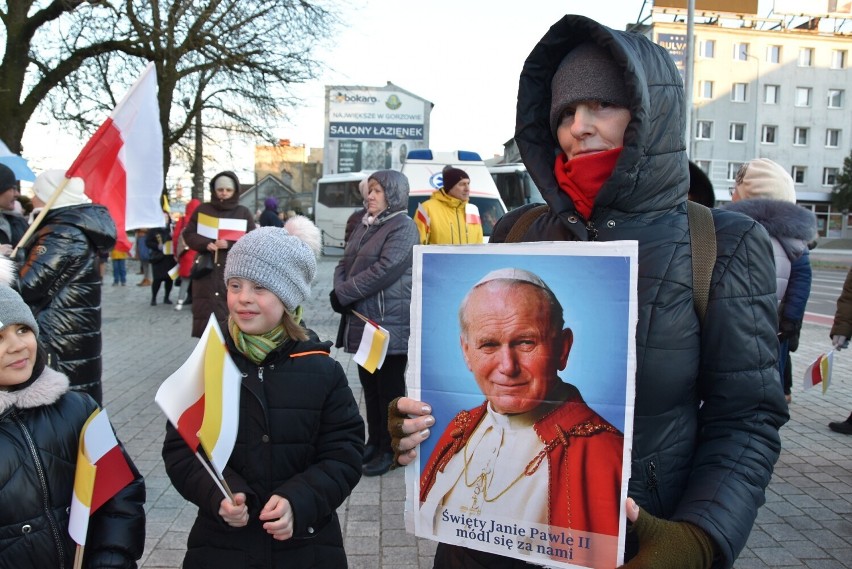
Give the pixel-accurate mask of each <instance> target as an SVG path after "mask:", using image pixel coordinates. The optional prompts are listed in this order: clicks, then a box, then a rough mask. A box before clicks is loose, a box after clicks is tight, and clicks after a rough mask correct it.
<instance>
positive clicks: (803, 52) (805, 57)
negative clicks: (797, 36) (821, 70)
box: [799, 47, 814, 67]
mask: <svg viewBox="0 0 852 569" xmlns="http://www.w3.org/2000/svg"><path fill="white" fill-rule="evenodd" d="M813 64H814V48H812V47H803V48H800V49H799V67H811V66H812V65H813Z"/></svg>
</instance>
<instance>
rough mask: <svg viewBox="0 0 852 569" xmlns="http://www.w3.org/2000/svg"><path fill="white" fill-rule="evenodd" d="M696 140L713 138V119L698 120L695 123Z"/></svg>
mask: <svg viewBox="0 0 852 569" xmlns="http://www.w3.org/2000/svg"><path fill="white" fill-rule="evenodd" d="M695 138H696V140H710V139H711V138H713V121H697V122H696V123H695Z"/></svg>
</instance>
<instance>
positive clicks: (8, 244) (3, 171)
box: [0, 164, 29, 256]
mask: <svg viewBox="0 0 852 569" xmlns="http://www.w3.org/2000/svg"><path fill="white" fill-rule="evenodd" d="M20 195H21V192H20V189H19V187H18V178H17V177H16V176H15V173H14V172H13V171H12V169H11V168H9V167H8V166H6V165H5V164H0V255H5V256H9V255H11V253H12V249H14V247H15V246H16V245H17V244H18V242H19V241H20V240H21V237H23V236H24V233H26V232H27V227H28V226H29V224H28V223H27V220H26V218H25V217H24V216H23V215H21V214H20V213H19V212H17V211H15V200H17V198H18V197H19V196H20ZM21 253H22V254H23V251H21Z"/></svg>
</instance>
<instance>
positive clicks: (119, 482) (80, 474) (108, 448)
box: [68, 409, 133, 545]
mask: <svg viewBox="0 0 852 569" xmlns="http://www.w3.org/2000/svg"><path fill="white" fill-rule="evenodd" d="M132 481H133V472H132V471H131V470H130V465H128V464H127V459H125V458H124V453H123V452H122V451H121V447H120V446H119V445H118V440H117V439H116V438H115V432H114V431H113V430H112V425H111V424H110V422H109V417H107V413H106V411H104V410H103V409H97V410H95V411H94V412H93V413H92V414H91V415H90V416H89V418H88V420H86V423H85V424H84V425H83V430H82V431H81V432H80V446H79V447H78V449H77V471H76V474H75V476H74V495H73V496H72V497H71V515H70V520H69V522H68V533H69V535H70V536H71V538H72V539H73V540H74V541H75V542H76V543H78V544H79V545H85V544H86V533H87V532H88V531H89V517H90V516H91V515H92V514H94V513H95V512H96V511H97V510H98V508H100V507H101V506H103V505H104V503H106V502H107V501H108V500H109V499H110V498H112V497H113V496H115V495H116V494H117V493H118V492H119V491H120V490H121V489H122V488H124V487H125V486H127V485H128V484H130V483H131V482H132Z"/></svg>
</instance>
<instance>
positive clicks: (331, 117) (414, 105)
mask: <svg viewBox="0 0 852 569" xmlns="http://www.w3.org/2000/svg"><path fill="white" fill-rule="evenodd" d="M325 90H326V129H325V136H324V138H325V156H324V162H323V174H343V173H346V172H355V171H359V170H380V169H386V168H393V169H399V168H400V166H401V165H402V159H403V158H404V157H405V156H406V155H407V153H408V151H409V150H412V149H415V148H428V145H429V115H430V113H431V111H432V103H430V102H429V101H427V100H425V99H423V98H421V97H417V96H416V95H413V94H412V93H409V92H407V91H405V90H403V89H400V88H399V87H396V86H395V85H393V83H388V84H387V86H385V87H363V86H326V88H325Z"/></svg>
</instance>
